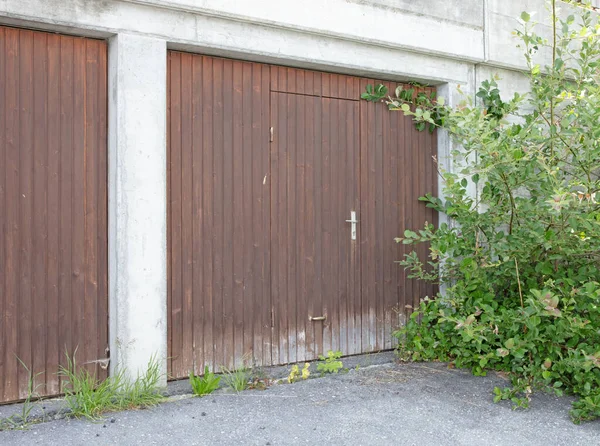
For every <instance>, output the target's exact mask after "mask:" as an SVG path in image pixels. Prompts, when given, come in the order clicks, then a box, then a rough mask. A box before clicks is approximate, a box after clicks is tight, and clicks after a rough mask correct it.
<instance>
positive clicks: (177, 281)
mask: <svg viewBox="0 0 600 446" xmlns="http://www.w3.org/2000/svg"><path fill="white" fill-rule="evenodd" d="M170 76H171V111H170V113H171V125H170V135H171V137H170V143H171V147H170V150H169V152H170V156H171V176H170V180H171V197H170V198H171V256H172V257H171V265H172V269H171V284H170V288H171V314H170V319H171V320H170V322H171V354H170V356H171V373H172V374H173V376H176V377H178V376H181V375H182V374H183V373H184V370H183V345H182V343H183V314H182V311H183V302H182V294H183V286H182V281H183V280H182V269H183V262H182V243H183V241H182V237H181V231H182V226H183V222H182V218H183V217H182V206H183V205H182V178H181V172H182V166H183V164H182V159H183V155H182V135H181V96H182V91H181V90H182V87H181V54H180V53H173V55H172V57H171V74H170Z"/></svg>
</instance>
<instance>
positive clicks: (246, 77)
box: [234, 63, 260, 365]
mask: <svg viewBox="0 0 600 446" xmlns="http://www.w3.org/2000/svg"><path fill="white" fill-rule="evenodd" d="M240 68H241V70H242V100H243V105H242V116H241V119H240V121H241V122H242V141H243V145H242V146H241V147H242V154H241V156H240V159H241V160H243V163H242V165H241V166H240V168H241V169H240V171H239V176H238V177H236V178H237V179H238V180H239V181H238V183H237V185H238V187H239V188H240V190H239V192H238V194H239V195H240V196H241V198H242V203H241V206H240V207H241V215H242V218H243V221H242V222H240V223H241V224H240V226H239V228H238V229H239V232H238V233H239V235H240V237H241V238H242V239H243V240H242V241H241V243H239V242H236V244H239V245H240V248H241V254H242V256H241V259H240V260H241V262H240V271H239V272H240V275H239V276H237V280H239V281H240V282H241V286H240V288H241V289H240V291H241V292H240V298H241V300H242V302H240V303H241V305H240V308H242V309H243V312H244V313H243V315H241V316H242V317H241V318H240V322H241V324H240V327H241V329H242V333H241V334H242V338H241V345H240V347H241V348H240V351H239V353H238V352H236V361H238V364H240V365H241V361H242V360H246V361H253V359H254V353H253V351H252V334H253V327H252V325H253V324H252V319H253V318H254V317H256V315H257V314H258V313H259V312H260V304H255V303H254V296H255V292H256V290H255V288H254V283H255V282H254V277H253V269H254V265H253V263H254V262H253V261H252V250H253V246H254V240H253V239H254V237H253V221H254V219H253V218H252V214H253V211H254V210H255V206H256V203H254V193H255V187H254V182H255V181H254V179H253V175H252V173H253V172H252V159H253V158H254V156H255V153H254V151H253V144H252V142H253V135H254V133H255V132H257V131H258V130H257V129H255V128H254V126H253V106H252V97H253V93H252V92H253V82H252V70H253V64H251V63H244V64H242V66H241V67H240ZM234 176H235V173H234ZM256 181H260V180H259V179H258V178H257V179H256ZM257 186H258V184H257Z"/></svg>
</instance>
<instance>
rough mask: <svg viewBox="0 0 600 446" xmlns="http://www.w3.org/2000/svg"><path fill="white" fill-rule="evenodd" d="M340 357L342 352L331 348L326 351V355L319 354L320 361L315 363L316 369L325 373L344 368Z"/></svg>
mask: <svg viewBox="0 0 600 446" xmlns="http://www.w3.org/2000/svg"><path fill="white" fill-rule="evenodd" d="M341 357H342V352H340V351H337V352H334V351H332V350H329V351H328V352H327V356H323V355H319V359H320V361H319V362H318V363H317V371H318V372H321V374H322V375H323V374H325V373H338V372H339V371H340V370H341V369H342V368H344V364H343V363H342V361H341V360H340V358H341Z"/></svg>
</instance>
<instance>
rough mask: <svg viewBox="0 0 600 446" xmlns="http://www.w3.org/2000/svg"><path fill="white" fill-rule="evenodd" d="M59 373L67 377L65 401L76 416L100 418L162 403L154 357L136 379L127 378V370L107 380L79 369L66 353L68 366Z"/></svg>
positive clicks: (158, 368)
mask: <svg viewBox="0 0 600 446" xmlns="http://www.w3.org/2000/svg"><path fill="white" fill-rule="evenodd" d="M60 375H61V376H62V377H63V378H64V379H65V382H64V384H63V391H64V392H65V401H66V402H67V405H68V406H69V409H70V410H71V413H72V415H73V416H74V417H85V418H88V419H92V420H93V419H97V418H99V417H100V416H101V415H102V414H103V413H104V412H111V411H118V410H125V409H133V408H144V407H150V406H154V405H156V404H158V403H159V402H161V401H162V400H163V399H164V397H163V395H162V394H161V392H160V388H159V387H158V384H159V382H160V378H161V374H160V366H159V363H158V361H157V360H156V358H155V357H152V358H151V359H150V361H149V362H148V367H147V368H146V371H145V372H144V374H143V375H141V376H138V378H137V379H136V380H134V381H131V380H129V379H128V377H127V373H126V370H125V369H120V370H119V371H118V372H117V373H116V374H114V375H112V376H109V377H108V378H106V379H105V380H104V381H101V380H99V379H97V378H96V376H95V374H91V373H90V372H89V371H87V370H86V369H84V368H78V367H77V364H76V362H75V357H74V356H73V358H70V357H69V356H68V355H67V367H62V368H61V370H60Z"/></svg>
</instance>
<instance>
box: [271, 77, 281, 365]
mask: <svg viewBox="0 0 600 446" xmlns="http://www.w3.org/2000/svg"><path fill="white" fill-rule="evenodd" d="M277 75H278V73H277V72H276V71H273V70H272V71H271V79H272V82H274V83H275V82H277V81H276V80H275V78H276V77H277ZM270 96H271V97H270V111H269V124H270V128H271V129H272V132H273V133H272V134H273V137H272V140H271V143H270V152H271V155H270V178H269V180H270V181H269V184H270V196H271V200H270V201H271V213H270V214H271V215H269V228H270V229H269V233H270V249H269V251H270V253H271V280H270V293H269V294H270V295H271V308H270V313H271V314H270V319H271V321H270V325H271V360H272V361H273V364H279V363H280V360H279V331H280V327H279V311H280V309H279V307H280V303H281V300H280V298H279V296H280V287H281V284H280V281H279V276H280V269H281V260H280V252H279V251H280V250H279V247H280V246H281V239H280V233H279V225H278V222H279V219H278V218H275V217H274V216H275V215H279V214H280V212H281V209H280V207H279V189H280V182H281V178H280V177H281V175H280V170H279V139H280V137H281V126H280V119H281V117H282V115H281V113H279V95H278V94H277V93H271V94H270ZM275 129H276V130H277V131H275Z"/></svg>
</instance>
